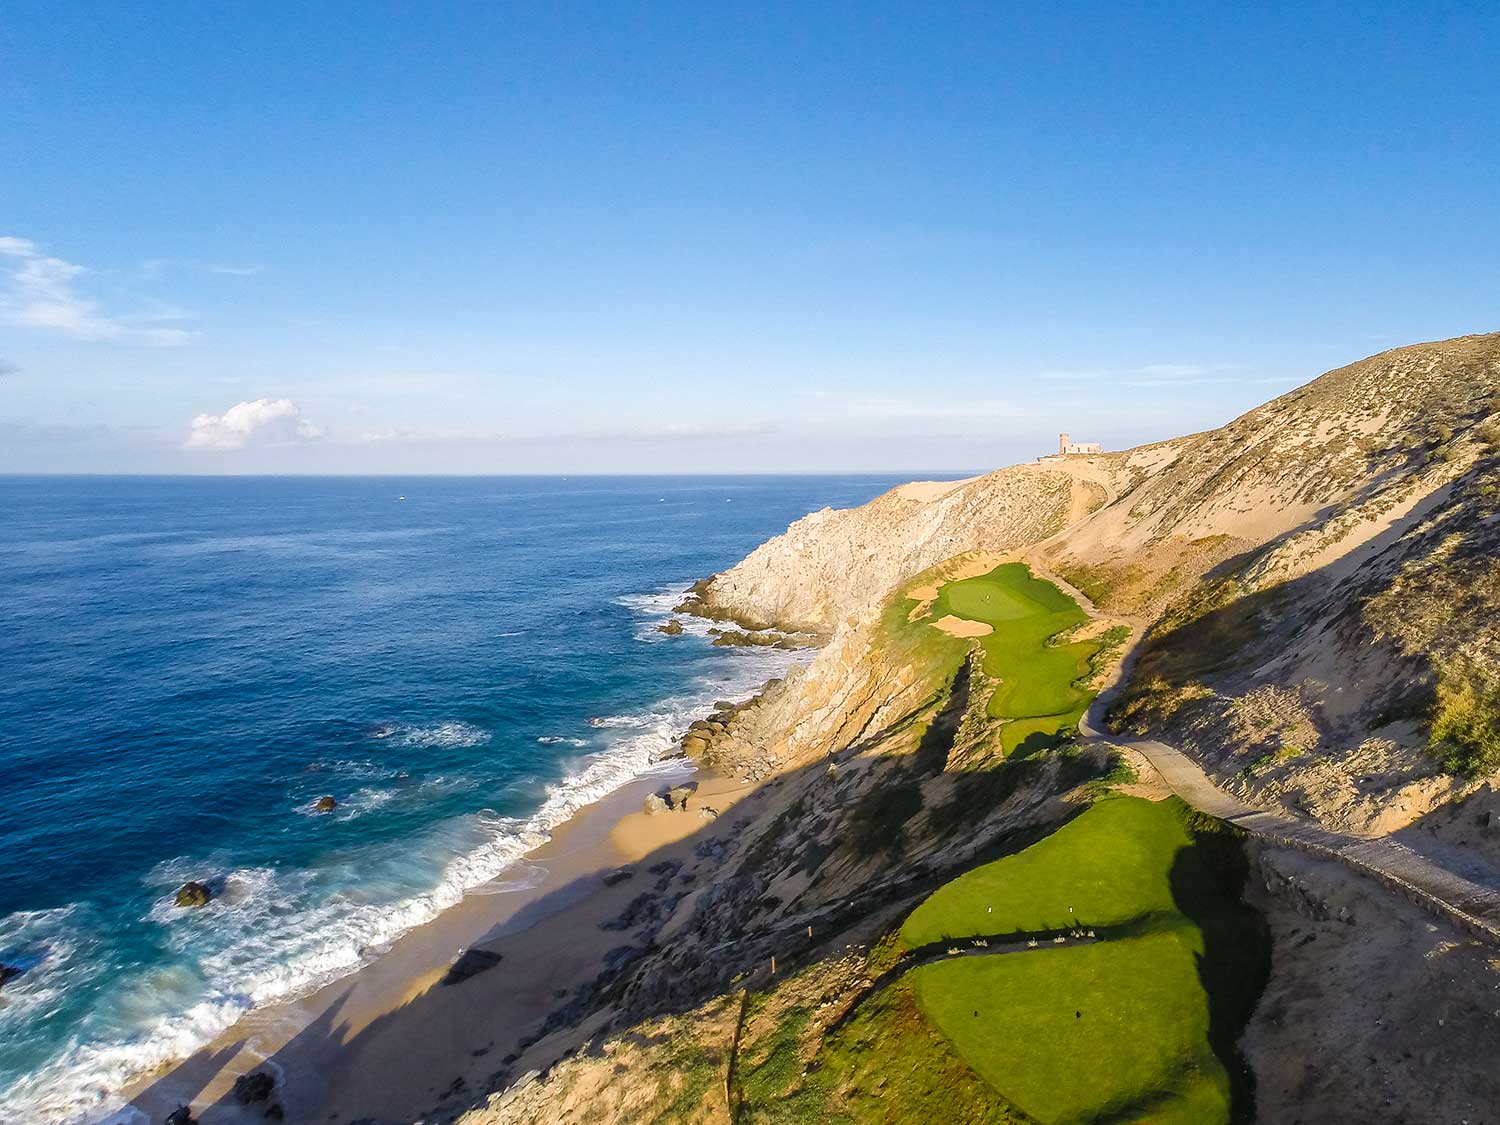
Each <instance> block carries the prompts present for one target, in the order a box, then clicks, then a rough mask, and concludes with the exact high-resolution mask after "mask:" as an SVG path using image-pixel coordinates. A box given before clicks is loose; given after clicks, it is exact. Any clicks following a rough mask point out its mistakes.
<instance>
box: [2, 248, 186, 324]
mask: <svg viewBox="0 0 1500 1125" xmlns="http://www.w3.org/2000/svg"><path fill="white" fill-rule="evenodd" d="M87 272H88V270H86V269H85V268H84V267H83V266H79V265H74V264H73V263H72V262H65V261H63V259H61V258H54V257H52V256H51V255H48V254H45V253H43V252H42V250H41V248H40V247H38V246H37V244H36V243H34V242H32V241H31V240H30V239H27V238H15V237H11V236H0V320H3V321H4V322H5V323H8V324H14V325H18V326H20V327H23V328H35V329H39V330H42V331H50V332H58V333H61V334H63V335H65V336H72V337H73V338H74V339H78V340H108V341H115V342H118V343H128V344H147V345H150V346H153V347H162V348H169V347H175V346H177V345H179V344H186V343H187V342H188V341H190V340H191V339H192V338H193V335H194V334H193V333H192V332H188V331H186V330H184V329H181V328H158V327H147V326H144V325H143V324H142V323H141V322H142V321H143V320H144V321H145V322H146V323H147V324H149V323H150V322H151V321H152V320H159V319H161V318H160V317H159V316H150V317H125V316H118V315H110V314H107V313H105V312H103V311H102V310H101V309H100V307H99V303H98V302H97V301H94V300H92V299H90V298H88V297H86V296H84V295H83V294H82V293H80V292H78V289H77V287H76V283H77V281H78V279H79V278H80V277H81V276H82V275H84V274H86V273H87Z"/></svg>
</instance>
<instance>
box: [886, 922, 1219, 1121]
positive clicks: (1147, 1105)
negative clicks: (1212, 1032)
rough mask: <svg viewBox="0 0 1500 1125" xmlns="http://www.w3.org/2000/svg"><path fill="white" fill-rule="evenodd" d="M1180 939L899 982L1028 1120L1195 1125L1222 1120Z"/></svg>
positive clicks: (929, 968)
mask: <svg viewBox="0 0 1500 1125" xmlns="http://www.w3.org/2000/svg"><path fill="white" fill-rule="evenodd" d="M1196 935H1197V931H1196V930H1192V931H1191V937H1195V936H1196ZM1191 937H1190V935H1189V934H1188V933H1186V932H1183V933H1174V932H1167V933H1158V934H1152V935H1149V936H1147V937H1140V938H1134V939H1131V940H1129V941H1125V942H1119V943H1104V944H1100V945H1090V946H1078V947H1076V948H1071V949H1069V948H1060V949H1055V950H1054V949H1049V950H1047V951H1046V952H1045V953H1039V954H1035V955H1028V954H1021V955H1012V956H1005V957H988V958H984V957H978V958H965V959H963V960H958V961H945V962H940V963H938V964H935V965H926V966H924V967H922V968H920V969H917V970H916V971H915V972H913V973H912V974H911V975H912V976H913V977H915V978H916V987H917V1000H918V1003H919V1004H920V1005H921V1007H922V1011H923V1012H924V1013H925V1014H926V1015H927V1017H928V1018H929V1019H931V1020H932V1022H933V1023H934V1024H935V1025H936V1026H937V1027H938V1028H939V1029H940V1030H941V1031H942V1032H943V1033H944V1034H945V1035H947V1036H948V1038H949V1039H950V1040H951V1041H952V1043H953V1046H954V1048H955V1049H956V1050H957V1051H958V1053H959V1055H960V1056H962V1057H963V1059H964V1060H965V1061H967V1062H968V1064H969V1065H970V1066H972V1067H973V1068H974V1069H975V1070H976V1071H977V1072H978V1073H979V1074H980V1075H981V1076H982V1077H984V1078H986V1079H987V1080H988V1081H989V1082H990V1083H991V1084H993V1085H994V1087H995V1088H996V1089H997V1090H999V1091H1000V1092H1001V1093H1002V1094H1004V1096H1005V1097H1006V1099H1007V1100H1009V1101H1010V1102H1011V1103H1013V1104H1014V1105H1015V1106H1017V1107H1018V1108H1019V1109H1021V1110H1023V1111H1025V1112H1026V1113H1027V1114H1029V1115H1031V1116H1032V1117H1035V1118H1037V1119H1038V1120H1040V1121H1049V1122H1050V1121H1091V1120H1094V1119H1096V1118H1101V1117H1102V1118H1108V1119H1115V1117H1116V1115H1117V1114H1121V1113H1122V1111H1126V1110H1131V1109H1133V1110H1135V1111H1136V1112H1134V1113H1131V1114H1129V1115H1128V1117H1136V1118H1139V1119H1147V1120H1151V1121H1180V1122H1184V1123H1189V1122H1190V1123H1194V1125H1205V1123H1208V1122H1213V1121H1225V1120H1227V1119H1228V1104H1229V1079H1228V1075H1227V1074H1226V1073H1225V1071H1224V1068H1223V1067H1222V1066H1221V1065H1220V1063H1219V1060H1218V1059H1217V1058H1215V1057H1214V1054H1213V1051H1212V1050H1211V1049H1210V1047H1209V1043H1208V997H1207V996H1206V995H1205V994H1204V992H1203V989H1202V988H1200V987H1199V985H1198V974H1197V970H1196V968H1195V965H1194V960H1195V954H1196V952H1197V950H1196V949H1195V948H1194V947H1193V943H1192V941H1191ZM976 1012H977V1013H978V1015H975V1014H974V1013H976Z"/></svg>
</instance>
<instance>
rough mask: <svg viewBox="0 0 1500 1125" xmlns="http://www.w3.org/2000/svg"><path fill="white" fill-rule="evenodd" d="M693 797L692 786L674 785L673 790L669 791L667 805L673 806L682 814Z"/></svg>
mask: <svg viewBox="0 0 1500 1125" xmlns="http://www.w3.org/2000/svg"><path fill="white" fill-rule="evenodd" d="M692 795H693V787H692V786H690V785H674V786H672V788H671V789H669V790H667V804H669V805H671V806H672V807H673V808H674V809H676V810H677V811H678V812H681V811H683V810H684V809H686V808H687V806H688V798H689V797H691V796H692Z"/></svg>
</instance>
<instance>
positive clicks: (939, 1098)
mask: <svg viewBox="0 0 1500 1125" xmlns="http://www.w3.org/2000/svg"><path fill="white" fill-rule="evenodd" d="M806 1024H807V1015H806V1012H805V1010H802V1009H792V1010H790V1011H788V1012H787V1013H786V1014H785V1015H783V1016H782V1018H781V1019H780V1020H778V1021H777V1023H776V1026H775V1028H774V1030H773V1031H772V1032H771V1033H770V1034H769V1035H766V1036H763V1037H762V1038H761V1039H760V1040H759V1041H756V1042H753V1043H749V1044H746V1045H745V1047H744V1048H743V1054H742V1056H741V1065H740V1079H739V1082H738V1083H737V1085H738V1089H737V1091H736V1094H737V1097H738V1099H739V1105H740V1110H739V1114H738V1116H737V1118H736V1119H737V1120H738V1121H741V1122H796V1123H799V1125H803V1123H805V1125H834V1123H838V1125H863V1123H866V1122H886V1121H889V1122H905V1121H929V1122H933V1123H937V1122H942V1123H943V1125H1019V1123H1020V1122H1023V1121H1024V1120H1025V1118H1023V1117H1021V1116H1020V1115H1018V1114H1016V1113H1015V1112H1014V1111H1013V1110H1011V1109H1010V1108H1009V1107H1008V1106H1007V1104H1006V1103H1005V1102H1004V1101H1003V1100H1002V1099H1001V1098H1000V1097H998V1096H997V1095H996V1094H995V1092H994V1090H992V1089H991V1088H990V1086H989V1085H987V1084H986V1082H985V1081H984V1079H982V1078H981V1077H980V1076H979V1075H977V1074H975V1073H974V1071H973V1070H972V1069H970V1067H969V1065H968V1064H967V1063H965V1062H964V1060H963V1059H962V1058H960V1057H959V1056H958V1055H957V1054H955V1053H954V1050H953V1047H952V1045H951V1044H950V1043H949V1042H948V1040H947V1039H946V1038H945V1037H944V1036H943V1035H941V1034H939V1033H938V1032H936V1031H935V1030H934V1029H933V1028H932V1026H931V1025H930V1024H929V1023H928V1022H927V1020H926V1019H924V1018H923V1016H922V1013H921V1011H920V1010H919V1009H918V1007H917V1004H916V1000H915V998H914V997H913V994H912V989H911V987H910V986H909V985H907V984H906V983H904V982H903V983H901V984H898V985H896V986H895V987H893V988H890V989H887V990H886V991H885V992H883V993H881V994H880V995H879V996H877V997H875V998H874V999H872V1000H871V1001H870V1002H869V1003H868V1004H866V1005H864V1006H863V1007H862V1008H861V1009H860V1010H859V1011H858V1012H857V1013H856V1014H855V1016H854V1018H853V1019H851V1020H850V1021H849V1023H848V1024H847V1025H845V1026H844V1027H842V1028H840V1029H839V1030H838V1031H835V1032H833V1033H831V1034H829V1035H827V1036H825V1037H824V1038H823V1039H822V1040H821V1041H820V1042H818V1043H817V1045H816V1047H815V1048H814V1049H813V1051H812V1053H811V1056H810V1057H809V1053H808V1051H807V1050H806V1049H805V1048H804V1046H803V1043H802V1032H803V1029H804V1027H805V1026H806Z"/></svg>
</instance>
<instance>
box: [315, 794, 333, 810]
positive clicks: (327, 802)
mask: <svg viewBox="0 0 1500 1125" xmlns="http://www.w3.org/2000/svg"><path fill="white" fill-rule="evenodd" d="M338 807H339V803H338V802H337V801H335V800H334V799H333V798H332V797H329V796H323V797H319V798H318V799H317V800H316V801H314V802H313V808H314V809H315V810H316V811H318V812H332V811H333V810H334V809H336V808H338Z"/></svg>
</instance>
